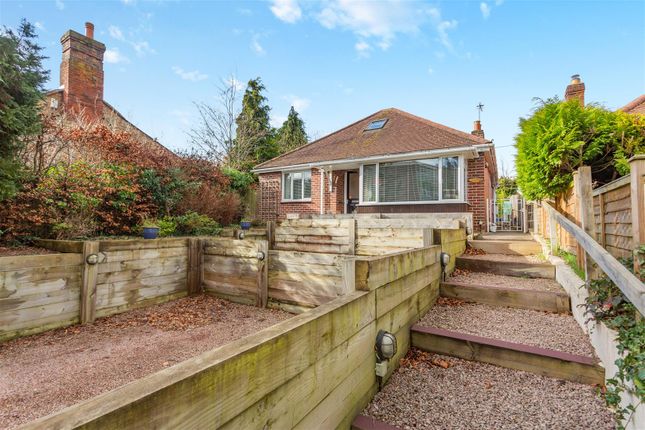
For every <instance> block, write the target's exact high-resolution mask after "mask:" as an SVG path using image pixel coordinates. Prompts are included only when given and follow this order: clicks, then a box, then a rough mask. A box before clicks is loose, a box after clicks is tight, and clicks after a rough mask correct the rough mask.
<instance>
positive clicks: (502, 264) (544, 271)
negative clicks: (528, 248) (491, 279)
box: [456, 255, 555, 279]
mask: <svg viewBox="0 0 645 430" xmlns="http://www.w3.org/2000/svg"><path fill="white" fill-rule="evenodd" d="M456 267H457V268H458V269H464V270H470V271H471V272H488V273H494V274H497V275H506V276H517V277H522V278H524V277H526V278H546V279H555V266H553V265H551V264H549V263H531V262H524V261H516V260H508V261H503V260H499V259H495V258H494V257H492V256H491V257H490V258H486V256H485V255H484V256H468V255H462V256H461V257H457V258H456Z"/></svg>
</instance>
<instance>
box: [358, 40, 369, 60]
mask: <svg viewBox="0 0 645 430" xmlns="http://www.w3.org/2000/svg"><path fill="white" fill-rule="evenodd" d="M354 49H356V52H357V53H358V56H359V57H362V58H367V57H369V56H370V51H371V50H372V47H371V46H370V44H369V43H367V42H366V41H364V40H359V41H358V42H356V44H355V45H354Z"/></svg>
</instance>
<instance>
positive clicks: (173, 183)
mask: <svg viewBox="0 0 645 430" xmlns="http://www.w3.org/2000/svg"><path fill="white" fill-rule="evenodd" d="M139 183H140V184H141V186H142V188H143V189H144V190H145V191H146V192H147V193H149V197H150V198H151V200H152V201H153V202H154V203H155V205H156V206H157V208H159V214H160V215H161V214H164V215H168V214H170V213H171V212H172V211H174V210H175V208H176V207H177V205H178V204H179V202H181V200H182V198H183V197H184V195H185V194H186V193H187V192H189V191H191V190H194V189H196V188H197V187H198V186H199V183H198V182H191V181H190V180H188V179H187V178H186V175H185V174H184V172H183V171H182V170H181V169H179V168H177V167H171V168H168V169H165V170H163V171H161V172H158V171H157V170H154V169H145V170H144V171H143V172H141V176H140V177H139Z"/></svg>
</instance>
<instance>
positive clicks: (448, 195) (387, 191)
mask: <svg viewBox="0 0 645 430" xmlns="http://www.w3.org/2000/svg"><path fill="white" fill-rule="evenodd" d="M460 171H461V169H460V162H459V157H446V158H430V159H424V160H408V161H396V162H391V163H378V164H368V165H364V166H363V177H362V180H363V184H362V191H363V198H362V201H363V202H366V203H370V202H372V203H406V202H434V201H441V200H456V199H459V198H460V180H459V178H460V174H461V173H460Z"/></svg>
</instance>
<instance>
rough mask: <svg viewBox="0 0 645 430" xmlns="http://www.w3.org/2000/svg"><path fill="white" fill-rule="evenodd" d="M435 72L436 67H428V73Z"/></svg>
mask: <svg viewBox="0 0 645 430" xmlns="http://www.w3.org/2000/svg"><path fill="white" fill-rule="evenodd" d="M433 73H434V69H433V68H432V67H428V75H432V74H433Z"/></svg>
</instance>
